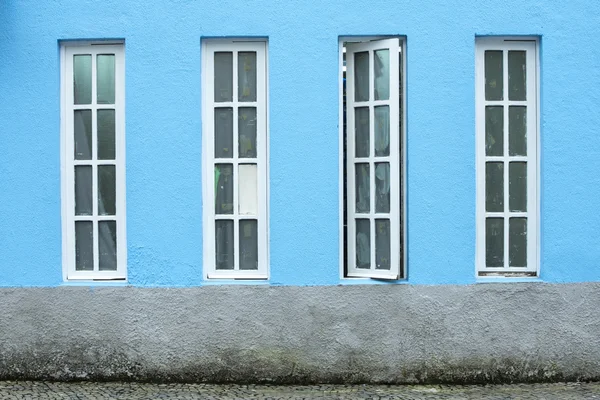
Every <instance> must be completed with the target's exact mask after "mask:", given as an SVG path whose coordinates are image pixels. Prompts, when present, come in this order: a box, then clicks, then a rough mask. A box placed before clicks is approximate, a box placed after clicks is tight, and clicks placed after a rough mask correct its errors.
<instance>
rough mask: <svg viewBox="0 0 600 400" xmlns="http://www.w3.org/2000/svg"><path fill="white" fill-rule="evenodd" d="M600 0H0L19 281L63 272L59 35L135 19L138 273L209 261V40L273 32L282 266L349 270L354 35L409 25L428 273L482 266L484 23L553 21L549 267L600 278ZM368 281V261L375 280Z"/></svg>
mask: <svg viewBox="0 0 600 400" xmlns="http://www.w3.org/2000/svg"><path fill="white" fill-rule="evenodd" d="M598 15H600V3H596V2H592V1H589V0H571V1H568V2H565V1H550V0H549V1H540V0H504V1H477V2H474V1H472V0H459V1H453V2H446V1H434V0H428V1H425V2H424V1H417V0H411V1H385V0H376V1H369V2H367V3H365V2H363V1H358V0H346V1H343V2H342V1H331V2H301V1H276V0H259V1H252V2H247V1H244V0H223V1H219V2H209V1H175V0H170V1H151V2H147V1H140V0H136V1H133V0H130V1H115V0H105V1H101V2H100V1H91V0H56V1H51V2H48V1H27V0H18V1H17V0H2V1H0V205H1V207H0V286H55V285H61V284H63V283H62V269H61V268H62V267H61V217H60V212H61V208H60V204H61V202H60V142H59V126H60V115H59V110H60V99H59V91H60V88H59V83H60V82H59V80H60V79H59V67H60V65H59V64H60V63H59V45H58V41H59V40H70V39H100V38H122V39H125V43H126V50H125V59H126V141H127V147H126V152H127V168H126V171H127V172H126V176H127V234H128V275H129V280H128V283H129V284H131V285H135V286H188V285H191V286H194V285H202V284H206V282H203V281H202V199H201V134H202V132H201V119H200V109H201V87H200V74H201V71H200V65H201V64H200V41H201V38H202V37H205V36H207V37H212V36H263V37H264V36H266V37H268V40H269V96H270V103H269V107H270V275H271V278H270V280H269V283H270V284H277V285H279V284H281V285H321V284H330V285H331V284H338V283H340V278H339V250H338V246H339V244H338V243H339V241H338V239H339V233H338V213H339V208H338V201H339V193H338V177H339V175H338V168H339V158H338V107H339V100H338V37H339V36H345V35H384V34H400V35H406V37H407V127H408V129H407V135H408V164H407V175H408V181H407V184H408V233H407V234H408V276H409V279H408V282H409V283H414V284H447V283H457V284H469V283H474V282H476V279H475V273H474V257H475V128H474V126H475V111H474V97H475V94H474V71H475V67H474V59H475V57H474V38H475V36H476V35H506V34H510V35H539V36H540V37H541V44H542V46H541V54H540V55H541V105H540V110H541V210H540V211H541V232H540V236H541V246H542V247H541V260H540V268H541V274H540V280H542V281H546V282H580V281H598V280H600V268H598V264H599V261H598V259H599V257H598V255H600V240H599V238H600V213H598V212H597V209H598V206H597V205H598V203H599V202H600V200H599V199H600V174H599V173H598V171H600V134H599V132H598V126H600V107H599V104H600V94H599V93H600V91H599V90H597V88H596V86H597V85H598V84H599V83H598V82H600V50H598V47H597V45H596V43H595V41H594V40H591V39H590V38H594V37H595V36H596V34H597V33H598V32H599V31H600V20H599V19H598V17H597V16H598ZM363 282H364V281H363Z"/></svg>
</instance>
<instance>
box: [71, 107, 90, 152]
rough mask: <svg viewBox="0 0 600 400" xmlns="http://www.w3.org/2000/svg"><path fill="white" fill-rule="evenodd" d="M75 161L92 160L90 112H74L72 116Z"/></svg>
mask: <svg viewBox="0 0 600 400" xmlns="http://www.w3.org/2000/svg"><path fill="white" fill-rule="evenodd" d="M73 132H74V137H75V159H76V160H91V159H92V110H75V111H74V114H73Z"/></svg>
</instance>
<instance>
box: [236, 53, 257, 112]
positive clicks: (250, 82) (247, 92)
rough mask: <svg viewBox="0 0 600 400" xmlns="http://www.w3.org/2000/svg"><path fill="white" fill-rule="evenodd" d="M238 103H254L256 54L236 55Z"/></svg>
mask: <svg viewBox="0 0 600 400" xmlns="http://www.w3.org/2000/svg"><path fill="white" fill-rule="evenodd" d="M238 101H256V52H254V51H252V52H242V51H241V52H239V53H238Z"/></svg>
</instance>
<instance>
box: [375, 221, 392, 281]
mask: <svg viewBox="0 0 600 400" xmlns="http://www.w3.org/2000/svg"><path fill="white" fill-rule="evenodd" d="M390 257H391V254H390V220H389V219H376V220H375V268H376V269H388V270H389V269H390Z"/></svg>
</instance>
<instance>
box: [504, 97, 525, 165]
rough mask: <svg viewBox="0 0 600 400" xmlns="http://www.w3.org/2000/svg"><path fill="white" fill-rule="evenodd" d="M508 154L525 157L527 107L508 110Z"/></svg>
mask: <svg viewBox="0 0 600 400" xmlns="http://www.w3.org/2000/svg"><path fill="white" fill-rule="evenodd" d="M508 154H510V155H511V156H526V155H527V107H522V106H510V107H509V108H508Z"/></svg>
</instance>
